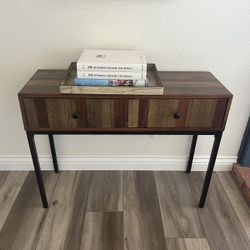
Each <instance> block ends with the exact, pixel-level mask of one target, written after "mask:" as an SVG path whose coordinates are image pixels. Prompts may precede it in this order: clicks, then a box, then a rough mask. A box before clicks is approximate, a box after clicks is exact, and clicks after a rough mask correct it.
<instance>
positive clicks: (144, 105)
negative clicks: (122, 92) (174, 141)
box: [128, 99, 227, 130]
mask: <svg viewBox="0 0 250 250" xmlns="http://www.w3.org/2000/svg"><path fill="white" fill-rule="evenodd" d="M226 108H227V99H149V100H148V99H130V100H129V103H128V127H131V128H133V127H140V128H185V129H190V130H192V129H199V128H200V129H204V128H209V129H213V128H215V129H218V128H220V127H222V122H223V119H224V115H225V111H226Z"/></svg>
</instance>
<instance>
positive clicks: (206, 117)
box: [186, 99, 217, 128]
mask: <svg viewBox="0 0 250 250" xmlns="http://www.w3.org/2000/svg"><path fill="white" fill-rule="evenodd" d="M216 104H217V100H216V99H192V100H190V101H189V109H188V114H187V120H186V127H197V128H206V127H212V124H213V119H214V114H215V110H216Z"/></svg>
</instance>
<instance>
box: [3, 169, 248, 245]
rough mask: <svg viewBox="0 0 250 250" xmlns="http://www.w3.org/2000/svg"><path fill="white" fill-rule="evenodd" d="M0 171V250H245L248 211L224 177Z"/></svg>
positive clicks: (131, 172) (132, 173)
mask: <svg viewBox="0 0 250 250" xmlns="http://www.w3.org/2000/svg"><path fill="white" fill-rule="evenodd" d="M43 175H44V181H45V187H46V191H47V196H48V201H49V208H48V209H44V208H42V203H41V200H40V196H39V192H38V188H37V184H36V179H35V175H34V172H29V173H28V172H6V171H4V172H0V250H19V249H20V250H22V249H25V250H34V249H39V250H44V249H46V250H50V249H51V250H57V249H65V250H75V249H77V250H78V249H79V250H80V249H81V250H217V249H218V250H224V249H225V250H248V249H250V243H249V239H250V210H249V207H248V205H247V203H246V202H245V200H244V199H243V198H242V197H241V194H240V191H239V189H238V187H237V185H236V184H235V183H234V180H233V178H232V177H231V175H230V173H228V172H221V173H215V174H214V176H213V179H212V183H211V186H210V189H209V193H208V197H207V202H206V206H205V208H203V209H199V208H198V206H197V205H198V201H199V196H200V192H201V187H202V183H203V180H204V173H202V172H193V173H191V174H186V173H183V172H147V171H145V172H144V171H141V172H140V171H138V172H135V171H124V172H121V171H115V172H114V171H66V172H60V173H59V174H55V173H53V172H50V171H44V172H43Z"/></svg>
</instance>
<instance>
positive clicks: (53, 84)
mask: <svg viewBox="0 0 250 250" xmlns="http://www.w3.org/2000/svg"><path fill="white" fill-rule="evenodd" d="M65 73H66V70H49V69H41V70H37V71H36V72H35V73H34V75H33V76H32V77H31V79H30V80H29V81H28V82H27V83H26V85H25V86H24V87H23V88H22V89H21V91H20V92H19V94H20V95H21V96H27V95H28V96H31V95H41V96H47V95H50V96H57V97H58V95H59V96H60V97H63V98H68V95H67V94H60V93H59V85H60V83H61V82H62V80H63V78H64V75H65ZM159 76H160V79H161V81H162V84H163V86H164V87H165V91H164V94H163V95H162V96H158V97H159V98H162V97H163V98H165V96H168V97H183V96H187V97H192V98H193V97H201V96H202V97H208V98H209V97H212V98H225V97H228V98H231V97H232V94H231V93H230V92H229V91H228V90H227V89H226V88H225V87H224V86H223V85H222V84H221V83H220V82H219V81H218V80H217V79H216V78H215V77H214V76H213V75H212V74H211V73H210V72H205V71H160V72H159ZM72 96H73V97H74V98H77V96H78V97H79V98H81V96H88V97H89V96H90V95H72ZM92 96H93V98H95V97H96V95H92ZM106 96H107V95H106ZM104 97H105V95H104ZM135 97H136V96H135ZM140 97H143V95H141V96H140Z"/></svg>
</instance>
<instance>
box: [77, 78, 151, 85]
mask: <svg viewBox="0 0 250 250" xmlns="http://www.w3.org/2000/svg"><path fill="white" fill-rule="evenodd" d="M74 84H75V85H80V86H136V87H144V86H147V80H110V79H89V78H77V77H76V78H75V79H74Z"/></svg>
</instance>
